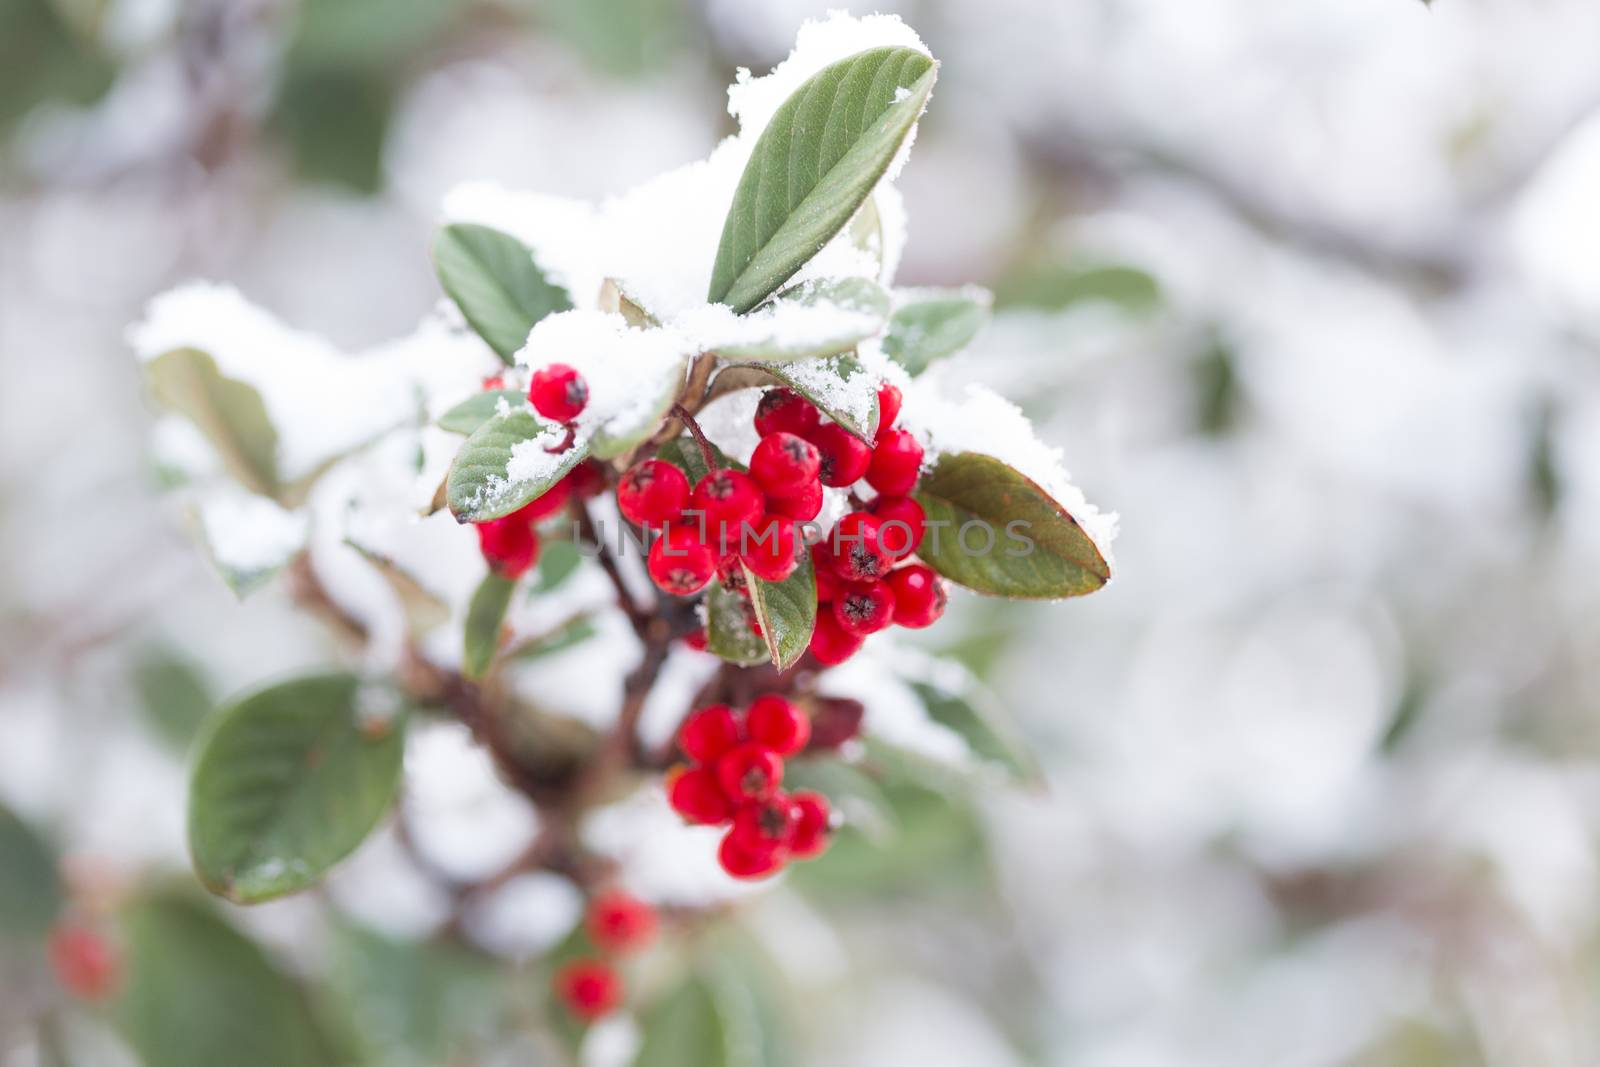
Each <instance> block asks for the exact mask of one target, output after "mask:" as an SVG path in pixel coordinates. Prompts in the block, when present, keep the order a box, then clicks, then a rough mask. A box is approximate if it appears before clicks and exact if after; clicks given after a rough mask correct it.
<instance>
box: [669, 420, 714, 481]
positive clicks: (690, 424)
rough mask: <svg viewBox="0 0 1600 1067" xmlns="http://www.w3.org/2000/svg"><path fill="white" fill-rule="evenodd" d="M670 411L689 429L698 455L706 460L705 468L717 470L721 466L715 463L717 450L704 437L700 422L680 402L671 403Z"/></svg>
mask: <svg viewBox="0 0 1600 1067" xmlns="http://www.w3.org/2000/svg"><path fill="white" fill-rule="evenodd" d="M672 413H673V414H674V415H676V416H678V419H679V421H680V422H682V423H683V425H684V426H685V427H687V428H688V430H689V436H691V437H693V438H694V443H695V444H697V445H699V446H700V457H701V458H702V459H704V460H705V461H706V470H708V471H717V470H720V469H721V468H720V467H719V465H718V464H717V450H716V448H715V447H714V446H713V445H712V444H711V442H710V441H708V440H707V439H706V434H705V431H704V430H702V429H700V424H699V423H698V422H696V421H695V418H694V415H693V414H692V413H690V411H689V409H688V408H686V407H684V406H683V405H682V404H674V405H672Z"/></svg>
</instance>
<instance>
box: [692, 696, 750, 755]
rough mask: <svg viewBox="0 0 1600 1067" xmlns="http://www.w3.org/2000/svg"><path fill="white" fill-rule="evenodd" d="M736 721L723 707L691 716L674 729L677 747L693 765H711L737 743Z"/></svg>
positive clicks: (724, 706) (715, 706)
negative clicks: (676, 736) (694, 763)
mask: <svg viewBox="0 0 1600 1067" xmlns="http://www.w3.org/2000/svg"><path fill="white" fill-rule="evenodd" d="M739 740H740V738H739V720H738V719H736V718H735V717H734V714H733V709H732V708H730V707H728V705H726V704H713V705H711V706H710V707H709V708H701V709H700V710H699V711H696V712H693V713H691V714H690V715H689V717H688V718H687V719H684V720H683V725H682V726H681V727H679V729H678V747H679V748H681V749H683V754H684V755H685V756H688V757H689V758H690V759H692V760H694V761H695V762H696V763H714V762H716V760H717V758H718V757H719V756H721V755H722V754H723V753H724V752H726V751H728V750H729V749H730V748H732V747H733V746H734V745H737V744H738V743H739Z"/></svg>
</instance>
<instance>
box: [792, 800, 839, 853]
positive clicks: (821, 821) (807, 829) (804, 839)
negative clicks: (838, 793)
mask: <svg viewBox="0 0 1600 1067" xmlns="http://www.w3.org/2000/svg"><path fill="white" fill-rule="evenodd" d="M789 806H790V807H791V808H792V809H793V812H794V814H793V816H792V818H793V826H794V829H793V831H792V832H791V833H790V835H789V855H791V856H795V857H797V858H799V859H809V858H811V857H812V856H820V855H821V854H822V852H823V850H824V849H826V848H827V847H828V815H829V812H828V798H827V797H825V796H823V795H822V794H821V793H812V792H802V793H796V794H794V795H793V796H792V797H790V798H789Z"/></svg>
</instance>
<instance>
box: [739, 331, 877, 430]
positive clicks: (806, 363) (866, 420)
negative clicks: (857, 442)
mask: <svg viewBox="0 0 1600 1067" xmlns="http://www.w3.org/2000/svg"><path fill="white" fill-rule="evenodd" d="M878 384H879V383H878V380H877V378H875V377H874V376H873V375H871V374H869V373H867V371H866V370H865V368H863V367H862V366H861V361H860V360H859V359H857V358H856V357H855V355H853V354H852V353H848V352H847V353H844V354H842V355H837V356H830V357H828V358H826V359H813V360H801V361H799V362H796V363H735V364H732V365H730V366H727V367H724V368H723V369H722V370H721V371H719V372H718V373H717V377H716V380H715V381H714V382H712V387H711V395H712V397H713V398H715V397H719V396H722V395H724V394H727V393H731V392H734V391H736V390H739V389H757V388H764V387H766V386H771V385H783V386H788V387H789V388H790V389H793V390H794V391H795V392H797V393H799V394H800V395H801V396H803V397H805V398H806V399H808V400H810V401H811V402H812V403H813V404H815V405H817V409H818V410H820V411H821V412H822V413H823V414H824V415H826V416H828V417H829V418H830V419H832V420H833V421H834V422H837V423H838V424H839V425H840V426H843V427H844V428H845V429H846V430H848V431H850V432H851V433H852V434H854V435H855V436H857V437H859V438H861V439H862V440H863V441H866V442H867V443H869V444H870V443H872V441H873V440H874V439H875V435H876V434H877V431H878Z"/></svg>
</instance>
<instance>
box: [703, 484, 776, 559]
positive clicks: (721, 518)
mask: <svg viewBox="0 0 1600 1067" xmlns="http://www.w3.org/2000/svg"><path fill="white" fill-rule="evenodd" d="M689 505H690V507H691V508H692V509H693V510H694V511H696V512H699V515H700V519H701V521H702V522H704V523H705V532H706V540H707V541H709V542H711V543H713V544H723V545H728V546H736V545H738V543H739V534H740V531H741V530H743V529H744V527H746V526H754V525H755V524H756V523H757V522H760V521H761V514H762V512H763V511H765V510H766V506H767V498H766V495H765V494H764V493H762V492H761V487H760V486H758V485H757V484H756V482H755V479H754V478H752V477H750V476H749V475H748V474H745V473H743V472H741V471H736V470H728V469H726V468H724V469H723V470H719V471H712V472H711V473H710V474H708V475H706V476H705V477H704V478H701V479H700V481H699V483H698V484H697V485H696V486H695V487H694V493H693V494H691V495H690V497H689Z"/></svg>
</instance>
